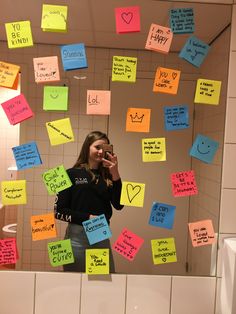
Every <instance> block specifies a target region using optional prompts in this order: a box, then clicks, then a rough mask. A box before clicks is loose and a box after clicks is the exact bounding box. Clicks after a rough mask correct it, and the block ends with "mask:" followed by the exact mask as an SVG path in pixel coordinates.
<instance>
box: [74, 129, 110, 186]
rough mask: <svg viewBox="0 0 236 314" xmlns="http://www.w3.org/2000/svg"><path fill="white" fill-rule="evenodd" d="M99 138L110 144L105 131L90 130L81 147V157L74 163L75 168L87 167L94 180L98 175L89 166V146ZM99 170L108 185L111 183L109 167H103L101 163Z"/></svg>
mask: <svg viewBox="0 0 236 314" xmlns="http://www.w3.org/2000/svg"><path fill="white" fill-rule="evenodd" d="M97 140H106V141H107V143H108V144H110V140H109V138H108V136H107V135H106V134H105V133H102V132H100V131H92V132H90V133H89V134H88V135H87V136H86V138H85V140H84V142H83V145H82V147H81V151H80V154H79V157H78V159H77V161H76V163H75V164H74V166H73V168H85V169H86V170H87V171H88V172H89V173H90V174H91V176H92V181H95V179H96V177H95V175H94V173H93V172H92V171H91V170H90V168H89V164H88V161H89V148H90V146H91V145H92V144H93V143H94V142H95V141H97ZM98 169H99V172H100V174H101V175H102V177H103V179H104V180H105V181H106V182H107V185H110V184H111V175H110V173H109V171H108V169H107V168H104V167H102V164H101V165H99V168H98Z"/></svg>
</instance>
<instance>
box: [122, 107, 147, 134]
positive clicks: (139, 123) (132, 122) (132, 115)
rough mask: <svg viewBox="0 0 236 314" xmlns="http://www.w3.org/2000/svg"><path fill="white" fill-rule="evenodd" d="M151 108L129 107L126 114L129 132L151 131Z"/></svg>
mask: <svg viewBox="0 0 236 314" xmlns="http://www.w3.org/2000/svg"><path fill="white" fill-rule="evenodd" d="M150 118H151V109H147V108H128V110H127V115H126V131H127V132H149V129H150Z"/></svg>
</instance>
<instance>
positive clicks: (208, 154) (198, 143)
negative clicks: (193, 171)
mask: <svg viewBox="0 0 236 314" xmlns="http://www.w3.org/2000/svg"><path fill="white" fill-rule="evenodd" d="M218 147H219V143H218V142H216V141H214V140H212V139H211V138H209V137H207V136H204V135H201V134H198V135H197V137H196V139H195V141H194V143H193V146H192V148H191V149H190V156H192V157H195V158H197V159H200V160H201V161H204V162H206V163H208V164H209V163H211V162H212V161H213V158H214V156H215V153H216V151H217V149H218Z"/></svg>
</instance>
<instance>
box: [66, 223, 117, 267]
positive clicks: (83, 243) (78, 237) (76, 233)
mask: <svg viewBox="0 0 236 314" xmlns="http://www.w3.org/2000/svg"><path fill="white" fill-rule="evenodd" d="M65 239H70V240H71V246H72V251H73V254H74V259H75V261H74V263H72V264H66V265H63V270H64V271H70V272H81V273H84V272H85V250H86V249H97V248H98V249H100V248H105V249H109V264H110V273H114V272H115V266H114V260H113V255H112V250H111V244H110V240H109V239H106V240H103V241H101V242H98V243H95V244H92V245H90V244H89V242H88V238H87V236H86V233H85V231H84V228H83V226H80V225H76V224H72V223H69V224H68V226H67V229H66V234H65Z"/></svg>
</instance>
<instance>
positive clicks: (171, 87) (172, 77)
mask: <svg viewBox="0 0 236 314" xmlns="http://www.w3.org/2000/svg"><path fill="white" fill-rule="evenodd" d="M179 79H180V71H178V70H173V69H167V68H162V67H158V68H157V71H156V76H155V80H154V85H153V91H154V92H160V93H167V94H173V95H176V94H177V91H178V87H179Z"/></svg>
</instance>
